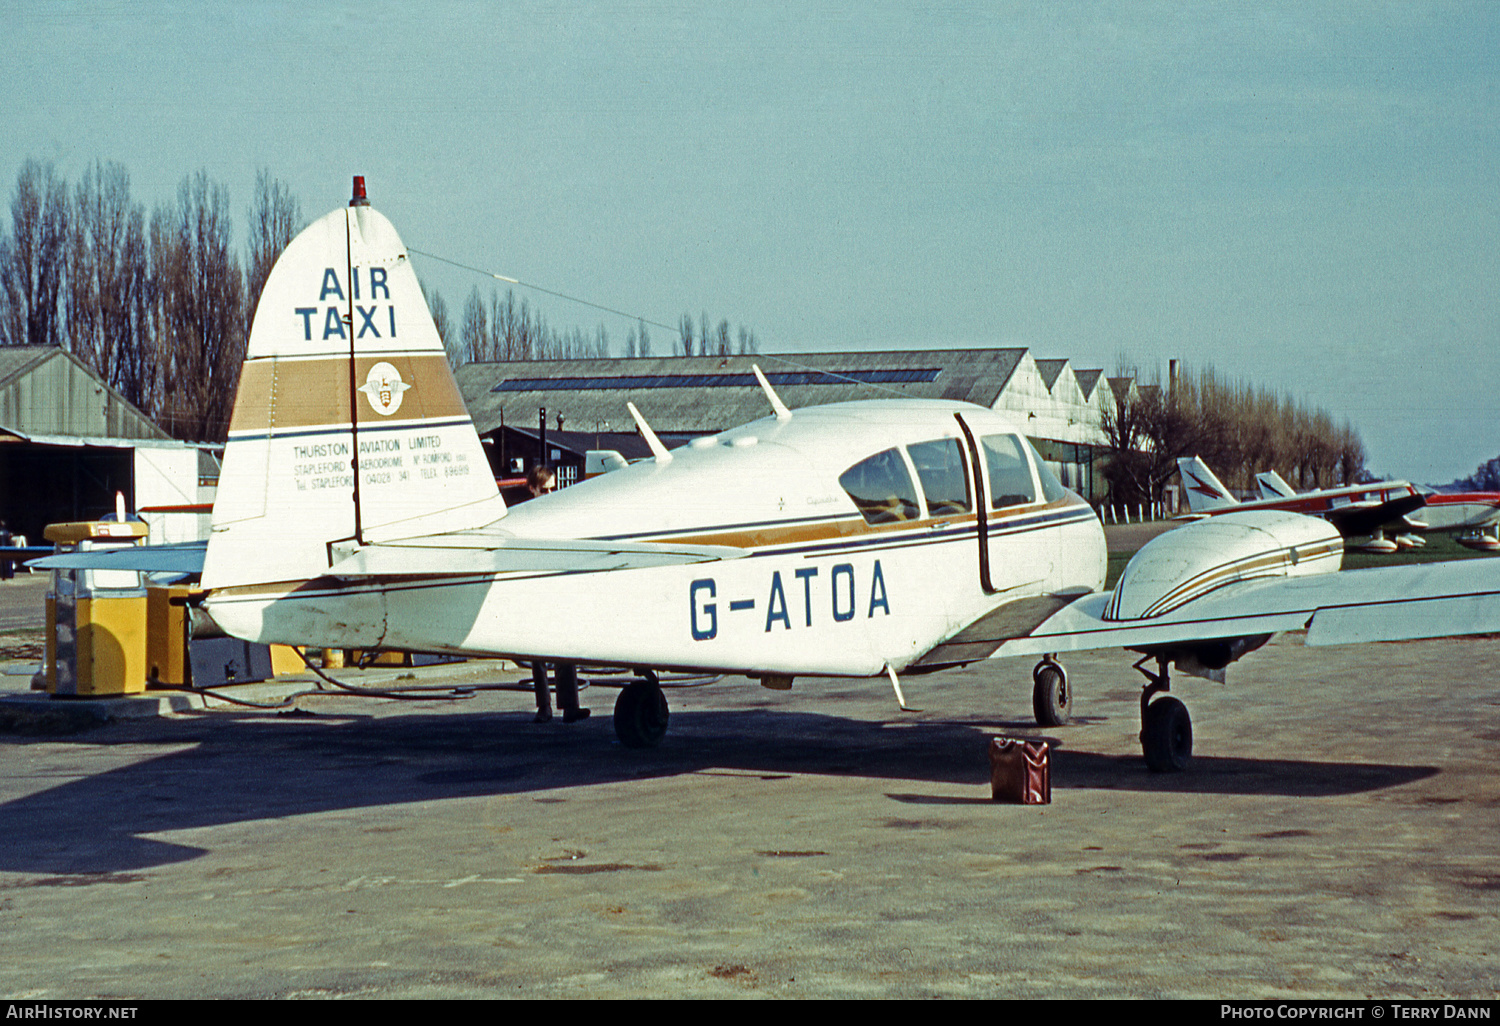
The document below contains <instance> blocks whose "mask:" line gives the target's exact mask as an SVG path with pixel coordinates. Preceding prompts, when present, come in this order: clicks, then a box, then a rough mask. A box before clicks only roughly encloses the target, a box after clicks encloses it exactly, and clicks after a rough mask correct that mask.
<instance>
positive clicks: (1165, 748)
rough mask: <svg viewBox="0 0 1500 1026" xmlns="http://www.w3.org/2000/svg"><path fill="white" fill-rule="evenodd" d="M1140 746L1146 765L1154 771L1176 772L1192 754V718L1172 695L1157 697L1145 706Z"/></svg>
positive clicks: (1182, 767) (1185, 765) (1189, 759)
mask: <svg viewBox="0 0 1500 1026" xmlns="http://www.w3.org/2000/svg"><path fill="white" fill-rule="evenodd" d="M1141 749H1142V751H1144V752H1145V754H1146V765H1147V767H1149V768H1150V769H1151V770H1152V771H1154V772H1156V773H1178V772H1181V771H1182V770H1185V769H1187V765H1188V762H1189V761H1191V759H1192V757H1193V719H1192V717H1191V716H1189V715H1188V711H1187V706H1185V705H1183V704H1182V703H1181V702H1179V701H1178V700H1177V699H1175V698H1170V697H1167V698H1158V699H1157V700H1156V701H1154V702H1152V703H1151V704H1150V705H1148V706H1146V713H1145V716H1144V717H1143V718H1142V723H1141Z"/></svg>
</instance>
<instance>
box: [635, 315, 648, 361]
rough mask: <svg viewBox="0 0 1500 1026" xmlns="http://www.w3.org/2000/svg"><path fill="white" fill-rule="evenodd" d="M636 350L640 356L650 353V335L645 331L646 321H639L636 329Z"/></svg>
mask: <svg viewBox="0 0 1500 1026" xmlns="http://www.w3.org/2000/svg"><path fill="white" fill-rule="evenodd" d="M636 339H637V341H636V352H637V353H639V354H640V355H641V356H650V355H651V335H650V333H649V332H647V331H646V322H645V321H640V322H639V323H638V325H637V329H636Z"/></svg>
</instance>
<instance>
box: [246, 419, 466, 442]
mask: <svg viewBox="0 0 1500 1026" xmlns="http://www.w3.org/2000/svg"><path fill="white" fill-rule="evenodd" d="M462 424H468V425H470V426H471V427H472V426H473V424H474V422H473V421H472V420H470V419H469V418H468V417H450V418H447V419H445V420H402V421H397V422H396V423H394V424H381V423H378V422H375V421H363V420H362V421H360V422H359V433H360V434H362V435H364V434H376V433H381V432H388V431H410V430H412V429H413V428H442V427H457V426H459V425H462ZM349 433H350V428H349V425H348V424H340V425H329V426H327V427H320V428H309V429H308V430H306V431H257V432H255V433H253V434H251V433H243V434H242V433H239V432H232V433H231V434H230V435H229V441H231V442H257V441H263V440H265V439H267V438H271V439H282V438H309V437H314V436H317V435H347V434H349Z"/></svg>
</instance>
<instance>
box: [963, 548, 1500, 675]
mask: <svg viewBox="0 0 1500 1026" xmlns="http://www.w3.org/2000/svg"><path fill="white" fill-rule="evenodd" d="M1111 597H1112V593H1109V592H1096V593H1094V594H1091V595H1088V596H1085V597H1083V598H1079V599H1077V600H1076V601H1071V602H1068V603H1067V604H1066V605H1065V606H1063V608H1061V609H1059V610H1058V611H1057V612H1055V613H1053V614H1052V615H1050V616H1048V617H1047V618H1046V619H1045V620H1042V621H1041V622H1040V623H1038V624H1037V625H1036V626H1035V627H1034V628H1032V629H1030V630H1028V631H1026V632H1024V633H1013V632H1007V631H1006V630H1005V629H1004V626H1003V623H1001V618H1000V617H998V615H997V614H999V613H1002V612H1003V607H1002V609H1001V610H997V611H996V612H995V613H992V614H990V616H988V617H984V618H981V619H980V620H979V621H976V622H975V623H974V624H971V625H970V627H969V628H968V629H967V631H966V632H972V634H971V639H972V640H980V639H979V637H978V635H980V634H984V633H988V635H989V637H988V638H986V639H984V640H985V641H986V643H987V644H993V649H992V651H991V652H990V655H991V656H992V657H1000V656H1013V655H1014V656H1019V655H1045V654H1048V653H1055V652H1077V651H1084V650H1087V649H1096V648H1129V649H1135V650H1137V651H1149V650H1181V649H1191V648H1192V647H1193V646H1194V645H1195V644H1200V643H1207V642H1215V641H1223V640H1226V639H1233V638H1246V637H1254V636H1257V635H1262V634H1273V633H1277V632H1281V631H1291V630H1301V629H1303V628H1306V630H1307V643H1308V644H1309V645H1347V644H1354V643H1356V642H1366V641H1403V640H1410V639H1414V638H1434V637H1446V636H1451V635H1462V634H1488V633H1493V632H1500V562H1495V561H1492V560H1486V559H1480V560H1463V561H1455V562H1449V563H1426V564H1418V565H1414V566H1399V567H1380V568H1376V569H1370V570H1344V571H1340V572H1338V573H1331V574H1322V575H1318V576H1313V577H1280V578H1262V579H1257V580H1245V581H1239V582H1235V583H1233V584H1228V585H1225V586H1224V587H1222V588H1218V589H1216V590H1214V591H1211V592H1209V593H1207V594H1205V595H1203V596H1201V597H1199V598H1196V599H1192V600H1190V601H1187V602H1185V603H1183V604H1182V605H1180V606H1178V607H1177V608H1176V609H1173V610H1171V611H1170V612H1168V613H1166V614H1163V615H1161V616H1157V617H1149V618H1147V617H1142V618H1137V619H1125V620H1106V619H1105V618H1104V613H1105V610H1106V608H1107V606H1108V605H1109V602H1110V599H1111ZM991 618H995V629H993V630H989V631H987V632H986V631H985V629H984V627H983V626H982V625H984V624H985V623H986V621H989V620H991ZM1007 633H1009V636H1008V637H1006V636H1003V635H1006V634H1007ZM942 647H943V646H939V649H941V648H942ZM935 651H936V650H935ZM971 651H972V653H977V652H978V651H979V649H978V648H976V649H973V650H971ZM970 657H971V658H980V656H978V655H977V654H971V656H970Z"/></svg>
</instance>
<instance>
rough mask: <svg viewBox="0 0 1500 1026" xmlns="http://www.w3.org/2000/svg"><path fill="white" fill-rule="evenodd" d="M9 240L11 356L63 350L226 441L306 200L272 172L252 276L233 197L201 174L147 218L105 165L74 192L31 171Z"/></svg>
mask: <svg viewBox="0 0 1500 1026" xmlns="http://www.w3.org/2000/svg"><path fill="white" fill-rule="evenodd" d="M10 214H11V227H10V231H9V232H8V233H4V234H0V345H48V346H61V347H63V348H64V349H67V350H68V351H69V352H72V353H73V354H74V355H76V356H77V357H78V358H79V359H80V360H81V361H83V363H84V364H85V365H86V366H88V367H90V368H91V369H93V370H94V371H96V372H97V373H98V374H99V375H100V376H101V377H102V378H104V380H105V381H106V382H108V383H109V384H110V386H112V387H113V388H115V389H116V390H117V391H119V392H120V393H121V394H122V395H124V396H125V398H126V399H128V400H130V401H131V402H132V403H134V404H135V405H136V406H138V407H139V408H140V409H141V410H142V411H144V412H145V413H146V414H147V415H148V416H150V417H151V418H152V419H153V420H155V421H156V422H157V423H158V424H160V425H161V426H162V427H163V428H164V429H165V430H166V431H168V432H169V433H170V434H172V435H174V436H176V437H178V438H182V439H186V440H189V441H213V440H219V439H222V438H223V437H224V433H225V430H226V428H227V426H228V420H229V412H230V406H231V403H230V401H229V399H230V398H231V397H232V396H233V395H234V390H235V386H236V384H237V383H238V380H239V372H240V363H241V361H242V360H243V358H244V353H245V340H246V338H247V337H248V335H249V328H250V318H251V317H252V316H253V314H254V310H255V301H256V299H258V298H259V295H260V290H261V287H262V286H263V285H264V284H265V279H266V275H267V274H269V273H270V268H271V265H272V263H274V262H275V259H276V257H277V255H278V254H279V253H280V252H281V250H282V248H283V247H284V246H285V245H286V243H287V242H288V241H290V239H291V237H292V236H293V235H295V234H296V232H297V231H299V230H300V229H301V227H302V218H301V213H300V211H299V209H298V207H297V203H296V200H295V199H294V198H293V197H292V196H291V194H290V193H289V192H288V191H287V190H286V188H285V186H283V185H282V184H281V183H280V182H278V181H276V180H275V179H274V178H272V177H271V175H270V174H269V173H268V172H265V171H262V172H261V173H260V174H259V175H258V176H257V178H256V195H255V198H254V201H253V202H252V204H251V206H250V209H249V219H250V238H249V249H248V253H247V259H246V266H247V268H248V271H247V272H246V271H242V270H241V264H240V259H239V257H238V255H237V254H236V253H235V251H234V248H233V244H232V235H233V232H232V224H231V218H230V215H229V193H228V190H227V189H225V188H224V186H222V185H219V184H217V183H215V182H212V181H210V180H209V178H208V175H207V174H206V173H204V172H201V171H200V172H199V173H198V174H196V175H189V176H188V177H186V178H184V179H183V180H182V183H181V185H179V186H178V189H177V195H176V197H175V198H174V199H173V200H172V201H171V202H168V203H165V204H158V205H157V206H156V207H155V208H154V209H153V210H152V212H151V216H150V219H149V220H148V219H147V217H146V213H145V209H144V207H143V206H142V204H140V203H139V202H137V201H135V200H134V199H132V198H131V194H130V175H129V174H128V173H127V172H126V170H125V168H124V167H122V166H121V165H119V164H117V163H112V162H111V163H106V162H103V161H95V162H94V164H93V165H91V166H90V167H89V168H88V169H87V170H86V171H85V172H84V175H83V177H82V179H81V180H80V181H79V182H78V183H77V185H76V186H73V187H72V188H70V187H69V186H68V183H67V182H66V181H64V180H63V179H62V178H61V177H60V176H59V175H58V174H57V171H56V169H55V168H54V167H53V165H51V164H50V163H49V164H43V163H40V162H38V161H35V160H28V161H26V162H25V163H24V164H23V165H22V166H21V169H20V172H19V173H18V175H17V176H16V188H15V192H14V194H13V196H12V199H11V204H10Z"/></svg>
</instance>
